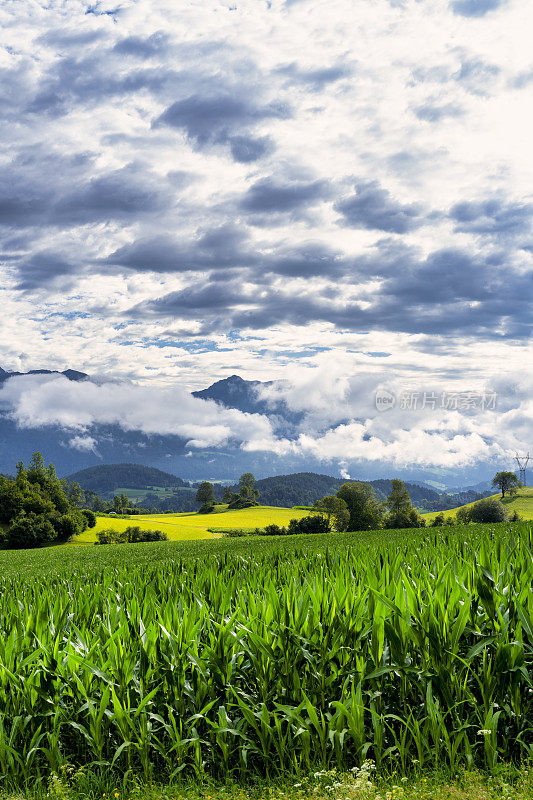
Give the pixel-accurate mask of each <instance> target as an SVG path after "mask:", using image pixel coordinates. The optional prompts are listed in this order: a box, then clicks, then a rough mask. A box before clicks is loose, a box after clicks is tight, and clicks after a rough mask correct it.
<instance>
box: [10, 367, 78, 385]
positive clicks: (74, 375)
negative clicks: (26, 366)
mask: <svg viewBox="0 0 533 800" xmlns="http://www.w3.org/2000/svg"><path fill="white" fill-rule="evenodd" d="M24 375H64V376H65V378H67V379H68V380H69V381H86V380H88V379H89V376H88V375H87V373H86V372H79V371H78V370H77V369H65V370H63V372H59V370H57V369H30V370H28V372H7V371H6V370H5V369H2V367H0V381H2V382H3V381H7V379H8V378H15V377H21V376H24Z"/></svg>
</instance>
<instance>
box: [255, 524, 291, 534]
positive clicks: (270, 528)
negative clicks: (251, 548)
mask: <svg viewBox="0 0 533 800" xmlns="http://www.w3.org/2000/svg"><path fill="white" fill-rule="evenodd" d="M259 533H260V534H261V536H285V534H286V533H287V528H283V527H280V526H279V525H267V526H266V527H265V528H263V530H262V531H259Z"/></svg>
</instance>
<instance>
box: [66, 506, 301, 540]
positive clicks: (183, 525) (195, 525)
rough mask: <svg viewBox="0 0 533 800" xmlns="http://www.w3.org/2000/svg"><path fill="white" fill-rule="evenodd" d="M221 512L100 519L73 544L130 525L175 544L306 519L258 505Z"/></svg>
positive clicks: (296, 511) (295, 512)
mask: <svg viewBox="0 0 533 800" xmlns="http://www.w3.org/2000/svg"><path fill="white" fill-rule="evenodd" d="M216 508H217V509H219V510H218V511H215V513H211V514H198V513H190V512H184V513H181V514H140V515H138V516H132V517H130V519H115V518H113V517H109V516H106V517H98V520H97V523H96V527H95V528H91V529H90V530H87V531H85V533H82V534H81V536H78V537H77V538H76V539H75V541H74V542H72V544H77V545H80V544H92V543H94V542H96V533H97V532H98V531H100V530H103V529H105V528H112V529H113V530H118V531H123V530H125V529H126V528H127V527H128V526H130V525H138V526H139V527H140V528H142V529H143V530H162V531H163V532H164V533H166V534H167V536H168V538H169V539H170V540H171V541H179V540H182V539H213V538H216V537H219V536H220V535H221V534H219V533H211V532H210V530H209V529H210V528H222V529H225V530H226V529H230V528H231V529H233V528H243V529H250V530H253V529H255V528H264V527H265V525H270V524H272V523H275V524H276V525H288V523H289V521H290V520H291V519H294V518H295V517H296V518H298V519H299V518H300V517H305V516H306V513H308V512H306V511H304V510H302V509H292V508H277V507H275V506H272V507H271V506H255V507H254V508H243V509H241V510H237V511H227V510H224V509H225V506H217V507H216Z"/></svg>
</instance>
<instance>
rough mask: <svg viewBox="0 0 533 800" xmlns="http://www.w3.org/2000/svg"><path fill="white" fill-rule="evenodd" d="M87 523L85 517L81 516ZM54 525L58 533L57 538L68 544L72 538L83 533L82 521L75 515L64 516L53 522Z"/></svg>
mask: <svg viewBox="0 0 533 800" xmlns="http://www.w3.org/2000/svg"><path fill="white" fill-rule="evenodd" d="M79 516H80V517H81V518H82V519H83V520H84V521H85V515H84V514H80V515H79ZM52 525H53V527H54V529H55V531H56V538H57V539H58V540H59V541H61V542H66V541H67V540H68V539H70V538H71V537H72V536H77V535H78V534H79V533H81V531H82V524H80V519H79V518H78V519H77V518H76V517H75V516H74V515H73V514H62V515H61V516H60V517H57V518H55V519H53V520H52Z"/></svg>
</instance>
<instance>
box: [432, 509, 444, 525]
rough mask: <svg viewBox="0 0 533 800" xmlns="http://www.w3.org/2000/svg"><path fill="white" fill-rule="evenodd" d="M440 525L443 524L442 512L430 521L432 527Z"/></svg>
mask: <svg viewBox="0 0 533 800" xmlns="http://www.w3.org/2000/svg"><path fill="white" fill-rule="evenodd" d="M441 525H444V514H443V513H442V512H441V513H440V514H437V516H436V517H434V518H433V522H432V523H431V527H432V528H438V527H440V526H441Z"/></svg>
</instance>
